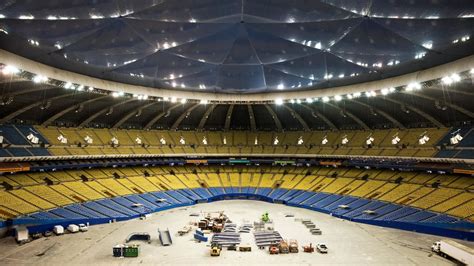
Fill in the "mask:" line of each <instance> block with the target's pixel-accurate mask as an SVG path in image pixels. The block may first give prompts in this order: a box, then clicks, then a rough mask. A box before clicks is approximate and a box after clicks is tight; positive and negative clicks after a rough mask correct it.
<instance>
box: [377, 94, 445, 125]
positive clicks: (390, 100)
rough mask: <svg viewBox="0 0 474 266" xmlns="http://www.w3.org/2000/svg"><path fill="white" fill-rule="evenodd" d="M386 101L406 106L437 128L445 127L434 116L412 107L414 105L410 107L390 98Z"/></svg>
mask: <svg viewBox="0 0 474 266" xmlns="http://www.w3.org/2000/svg"><path fill="white" fill-rule="evenodd" d="M385 100H387V101H389V102H392V103H396V104H398V105H400V106H402V105H405V106H406V107H407V108H408V109H411V110H413V111H414V112H415V113H417V114H419V115H420V116H422V117H424V118H425V119H426V120H428V121H430V122H431V123H433V125H435V126H436V127H445V126H444V124H443V123H441V122H440V121H438V120H437V119H436V118H434V117H433V116H431V115H429V114H427V113H426V112H424V111H422V110H420V109H419V108H417V107H415V106H412V105H408V104H405V103H404V102H401V101H398V100H394V99H392V98H388V97H386V98H385Z"/></svg>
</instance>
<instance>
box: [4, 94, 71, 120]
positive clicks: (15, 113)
mask: <svg viewBox="0 0 474 266" xmlns="http://www.w3.org/2000/svg"><path fill="white" fill-rule="evenodd" d="M74 94H75V93H74V92H72V93H68V94H63V95H59V96H56V97H51V98H48V100H49V101H54V100H58V99H62V98H67V97H70V96H73V95H74ZM42 103H43V102H41V101H37V102H35V103H33V104H30V105H27V106H25V107H23V108H20V109H18V110H16V111H14V112H13V113H10V114H8V115H6V116H4V117H3V118H2V119H0V124H3V123H6V122H8V121H10V120H12V119H13V118H15V117H17V116H18V115H20V114H22V113H24V112H26V111H28V110H30V109H32V108H35V107H36V106H40V105H41V104H42Z"/></svg>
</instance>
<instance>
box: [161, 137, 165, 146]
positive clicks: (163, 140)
mask: <svg viewBox="0 0 474 266" xmlns="http://www.w3.org/2000/svg"><path fill="white" fill-rule="evenodd" d="M160 143H161V145H166V140H165V138H163V137H161V138H160Z"/></svg>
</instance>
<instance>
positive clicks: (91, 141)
mask: <svg viewBox="0 0 474 266" xmlns="http://www.w3.org/2000/svg"><path fill="white" fill-rule="evenodd" d="M84 141H85V142H86V143H87V144H92V143H93V142H94V140H93V139H92V138H91V137H90V136H89V135H87V136H85V137H84Z"/></svg>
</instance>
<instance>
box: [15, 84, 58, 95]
mask: <svg viewBox="0 0 474 266" xmlns="http://www.w3.org/2000/svg"><path fill="white" fill-rule="evenodd" d="M57 88H58V87H55V86H52V85H40V86H34V87H32V88H28V89H25V90H19V91H15V92H12V93H9V94H8V96H17V95H22V94H27V93H30V92H37V91H46V90H52V89H57Z"/></svg>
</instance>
